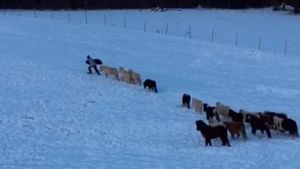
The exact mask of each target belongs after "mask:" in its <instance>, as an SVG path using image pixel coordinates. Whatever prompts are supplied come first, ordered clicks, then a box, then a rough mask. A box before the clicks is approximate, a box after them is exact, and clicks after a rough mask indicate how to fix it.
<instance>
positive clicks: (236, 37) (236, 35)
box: [235, 33, 239, 47]
mask: <svg viewBox="0 0 300 169" xmlns="http://www.w3.org/2000/svg"><path fill="white" fill-rule="evenodd" d="M238 40H239V34H237V33H236V34H235V46H236V47H238Z"/></svg>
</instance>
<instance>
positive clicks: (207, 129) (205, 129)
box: [195, 120, 230, 147]
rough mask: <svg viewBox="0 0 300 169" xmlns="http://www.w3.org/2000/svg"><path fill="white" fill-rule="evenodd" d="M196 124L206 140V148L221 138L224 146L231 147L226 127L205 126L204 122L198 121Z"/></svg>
mask: <svg viewBox="0 0 300 169" xmlns="http://www.w3.org/2000/svg"><path fill="white" fill-rule="evenodd" d="M195 123H196V126H197V130H198V131H200V132H201V134H202V136H203V137H204V138H205V145H206V146H207V145H210V146H211V139H213V138H218V137H220V139H221V141H222V145H223V146H226V145H227V146H228V147H230V144H229V140H228V137H227V129H226V127H224V126H222V125H218V126H214V127H211V126H209V125H207V124H205V123H204V122H203V121H202V120H197V121H196V122H195Z"/></svg>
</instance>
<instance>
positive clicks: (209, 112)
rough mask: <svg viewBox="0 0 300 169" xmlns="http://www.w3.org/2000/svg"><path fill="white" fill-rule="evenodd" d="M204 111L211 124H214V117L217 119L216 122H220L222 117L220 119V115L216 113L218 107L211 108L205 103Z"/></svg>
mask: <svg viewBox="0 0 300 169" xmlns="http://www.w3.org/2000/svg"><path fill="white" fill-rule="evenodd" d="M203 111H204V112H205V113H206V119H207V120H208V121H209V122H210V123H212V122H213V119H214V117H215V118H216V120H217V121H218V122H220V117H219V114H218V113H217V111H216V107H214V106H210V105H208V104H207V103H204V104H203Z"/></svg>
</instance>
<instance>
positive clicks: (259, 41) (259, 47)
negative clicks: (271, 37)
mask: <svg viewBox="0 0 300 169" xmlns="http://www.w3.org/2000/svg"><path fill="white" fill-rule="evenodd" d="M261 41H262V38H261V37H259V39H258V50H259V51H260V50H261Z"/></svg>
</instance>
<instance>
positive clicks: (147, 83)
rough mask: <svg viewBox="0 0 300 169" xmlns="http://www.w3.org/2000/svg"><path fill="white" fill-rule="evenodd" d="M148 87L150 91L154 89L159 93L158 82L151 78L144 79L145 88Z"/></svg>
mask: <svg viewBox="0 0 300 169" xmlns="http://www.w3.org/2000/svg"><path fill="white" fill-rule="evenodd" d="M146 88H148V89H149V91H154V92H155V93H157V88H156V82H155V81H154V80H151V79H147V80H145V81H144V89H146Z"/></svg>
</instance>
